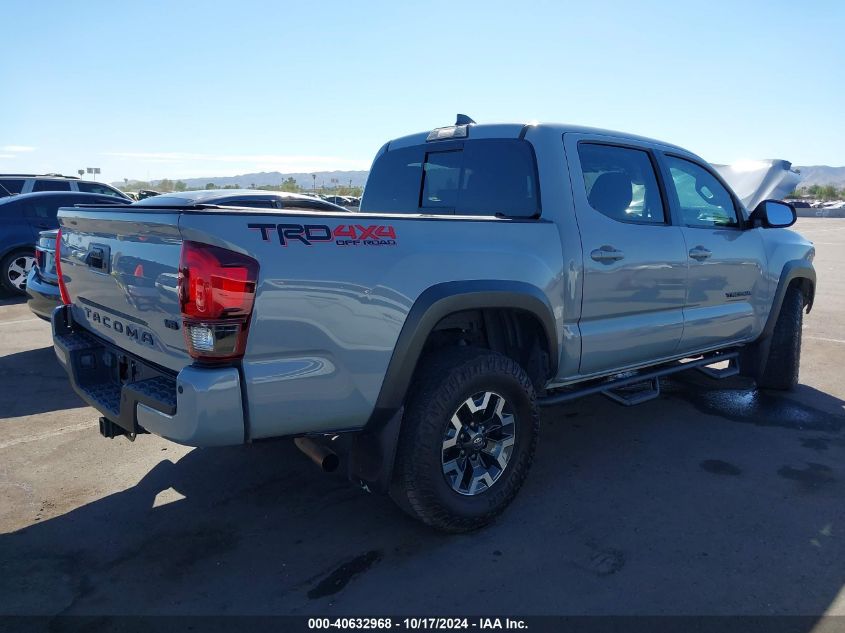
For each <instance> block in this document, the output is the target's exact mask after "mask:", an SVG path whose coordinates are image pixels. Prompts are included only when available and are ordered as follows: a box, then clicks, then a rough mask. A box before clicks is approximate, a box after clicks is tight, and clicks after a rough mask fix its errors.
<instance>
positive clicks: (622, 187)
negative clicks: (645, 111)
mask: <svg viewBox="0 0 845 633" xmlns="http://www.w3.org/2000/svg"><path fill="white" fill-rule="evenodd" d="M578 157H579V158H580V160H581V172H582V174H583V176H584V188H585V192H586V194H587V201H588V202H589V204H590V206H591V207H592V208H593V209H595V210H596V211H598V212H599V213H601V214H602V215H605V216H607V217H609V218H611V219H613V220H617V221H619V222H633V223H636V224H663V223H664V222H665V221H666V215H665V212H664V209H663V201H662V200H661V198H660V188H659V186H658V184H657V176H656V175H655V171H654V166H653V165H652V163H651V159H650V158H649V155H648V152H646V151H644V150H640V149H634V148H630V147H620V146H616V145H604V144H600V143H579V145H578Z"/></svg>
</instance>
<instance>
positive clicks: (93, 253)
mask: <svg viewBox="0 0 845 633" xmlns="http://www.w3.org/2000/svg"><path fill="white" fill-rule="evenodd" d="M110 251H111V249H110V248H109V247H108V246H104V245H102V244H91V246H89V247H88V254H87V255H85V263H86V264H88V267H89V268H93V269H94V270H101V271H103V272H106V273H107V272H109V261H111V256H110V255H111V254H110Z"/></svg>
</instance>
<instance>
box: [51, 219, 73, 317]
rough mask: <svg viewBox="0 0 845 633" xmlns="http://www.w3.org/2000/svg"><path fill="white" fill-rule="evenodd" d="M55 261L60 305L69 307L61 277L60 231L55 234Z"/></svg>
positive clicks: (65, 287)
mask: <svg viewBox="0 0 845 633" xmlns="http://www.w3.org/2000/svg"><path fill="white" fill-rule="evenodd" d="M54 257H55V259H56V276H57V277H58V278H59V294H60V295H61V297H62V303H64V304H65V305H70V295H69V294H68V291H67V286H66V285H65V278H64V275H62V230H61V229H59V232H58V233H57V234H56V249H55V255H54Z"/></svg>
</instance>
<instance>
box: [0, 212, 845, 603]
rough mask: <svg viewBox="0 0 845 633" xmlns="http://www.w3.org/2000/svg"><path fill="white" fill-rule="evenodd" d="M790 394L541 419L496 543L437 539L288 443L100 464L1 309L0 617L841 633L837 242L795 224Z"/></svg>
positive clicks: (164, 451) (842, 341)
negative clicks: (250, 617)
mask: <svg viewBox="0 0 845 633" xmlns="http://www.w3.org/2000/svg"><path fill="white" fill-rule="evenodd" d="M797 229H798V230H799V231H801V232H803V233H804V234H805V235H806V236H807V237H809V238H810V239H812V240H814V241H815V242H816V245H817V251H818V255H817V258H816V267H817V271H818V277H819V280H818V293H817V296H816V303H815V306H814V308H813V311H812V313H811V314H810V315H809V316H807V317H806V318H805V328H804V347H803V363H802V368H801V384H800V386H799V388H798V389H797V390H796V391H795V392H793V393H788V394H771V393H759V392H756V391H754V390H752V389H750V388H749V385H748V384H746V383H745V382H744V381H741V380H736V379H731V382H729V383H727V384H722V383H717V382H713V381H712V380H710V379H708V378H705V377H704V376H703V375H700V374H698V373H696V374H695V375H689V376H685V377H681V378H678V379H673V380H671V381H664V383H663V393H662V395H661V397H660V398H659V399H657V400H654V401H651V402H649V403H647V404H644V405H641V406H638V407H633V408H626V407H621V406H619V405H617V404H614V403H612V402H610V401H609V400H607V399H605V398H603V397H601V396H596V397H590V398H587V399H584V400H581V401H579V402H576V403H574V404H570V405H566V406H563V407H559V408H555V409H549V410H546V411H544V414H543V422H544V424H543V426H542V430H541V440H540V446H539V449H538V453H537V457H536V461H535V463H534V467H533V470H532V472H531V475H530V476H529V478H528V480H527V482H526V485H525V487H524V488H523V490H522V492H521V493H520V495H519V496H518V498H517V499H516V501H515V502H514V503H513V504H512V506H511V507H510V508H509V509H508V510H507V512H506V513H505V514H504V515H503V516H502V517H500V518H499V519H498V520H497V521H496V522H495V523H494V524H493V525H491V526H490V527H488V528H486V529H484V530H481V531H478V532H476V533H473V534H468V535H461V536H448V535H443V534H439V533H437V532H433V531H431V530H430V529H428V528H426V527H424V526H423V525H421V524H418V523H416V522H415V521H413V520H412V519H410V518H409V517H407V516H405V515H404V514H403V513H402V511H400V510H399V509H398V508H397V507H395V506H394V505H393V503H392V502H391V501H390V500H389V499H388V498H386V497H381V496H377V495H372V494H367V493H366V492H363V491H361V490H359V489H357V488H355V487H354V486H352V485H351V484H350V483H349V482H348V481H347V480H346V479H345V478H344V477H343V476H342V475H340V474H333V475H324V474H321V473H320V472H318V471H317V469H316V468H315V467H314V466H313V465H312V464H311V463H310V462H309V461H308V459H307V458H306V457H305V456H304V455H302V454H301V453H299V452H298V451H297V450H296V449H295V448H294V446H293V444H292V443H291V442H289V441H277V442H267V443H260V444H255V445H251V446H243V447H235V448H222V449H190V448H185V447H182V446H178V445H176V444H173V443H170V442H167V441H165V440H162V439H160V438H157V437H154V436H150V435H145V436H141V437H139V438H138V439H137V441H135V442H134V443H130V442H129V441H127V440H125V439H122V438H121V439H115V440H107V439H104V438H102V437H100V435H99V433H98V431H97V419H98V414H97V413H96V412H95V411H94V410H93V409H91V408H88V407H86V406H83V404H82V402H81V401H80V400H79V399H78V398H77V397H76V395H75V394H74V393H73V392H72V390H71V388H70V386H69V384H68V382H67V379H66V377H65V375H64V372H63V371H62V369H61V368H60V367H59V365H58V363H57V361H56V360H55V357H54V354H53V350H52V347H51V341H50V328H49V325H48V324H47V323H45V322H43V321H41V320H38V319H36V318H35V317H34V316H33V315H32V314H31V313H30V312H29V311H28V309H27V307H26V304H25V303H24V302H22V301H20V300H15V299H6V300H2V301H0V615H2V614H7V615H8V614H43V615H55V614H103V615H107V614H329V615H336V614H345V615H349V614H359V615H368V614H382V615H385V614H393V615H399V614H429V615H448V614H458V613H460V614H478V615H483V614H489V613H507V614H512V615H527V614H569V615H572V614H587V615H598V614H613V615H627V614H649V615H665V614H684V615H704V614H707V615H732V614H745V615H749V614H800V615H812V616H818V615H822V614H845V592H843V584H845V542H844V541H843V537H844V536H845V503H843V501H845V464H843V457H845V434H843V428H845V408H843V405H845V373H844V372H843V369H842V368H843V366H845V327H843V326H845V274H843V268H845V219H842V220H839V219H817V218H801V219H800V220H799V223H798V225H797Z"/></svg>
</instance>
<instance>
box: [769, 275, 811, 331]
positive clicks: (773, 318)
mask: <svg viewBox="0 0 845 633" xmlns="http://www.w3.org/2000/svg"><path fill="white" fill-rule="evenodd" d="M796 279H806V280H807V281H808V282H809V283H810V291H809V293H808V296H807V312H809V311H810V310H811V309H812V307H813V300H814V299H815V296H816V269H815V268H813V265H812V264H811V263H810V262H809V261H807V260H806V259H792V260H790V261H788V262H786V264H784V266H783V269H782V270H781V273H780V279H779V280H778V285H777V289H776V290H775V296H774V300H773V301H772V308H771V310H769V316H768V318H767V319H766V325H765V326H764V327H763V332H762V334H761V335H760V338H761V339H766V338H769V337H770V336H771V335H772V332H774V330H775V324H776V323H777V320H778V315H779V314H780V308H781V306H782V305H783V299H784V297H785V296H786V291H787V290H788V289H789V285H790V284H791V283H792V282H793V281H795V280H796Z"/></svg>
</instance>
